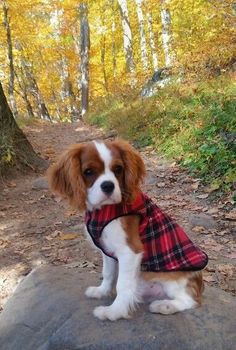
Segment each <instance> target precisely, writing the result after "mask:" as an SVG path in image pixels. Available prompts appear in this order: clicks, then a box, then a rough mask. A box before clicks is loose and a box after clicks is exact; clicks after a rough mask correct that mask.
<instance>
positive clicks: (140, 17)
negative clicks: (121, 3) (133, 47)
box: [135, 0, 148, 71]
mask: <svg viewBox="0 0 236 350" xmlns="http://www.w3.org/2000/svg"><path fill="white" fill-rule="evenodd" d="M142 2H143V0H135V3H136V10H137V16H138V22H139V32H140V50H141V58H142V62H143V69H144V70H145V71H146V70H147V69H148V53H147V43H146V36H145V28H144V18H143V11H142Z"/></svg>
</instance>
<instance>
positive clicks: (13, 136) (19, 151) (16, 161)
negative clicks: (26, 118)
mask: <svg viewBox="0 0 236 350" xmlns="http://www.w3.org/2000/svg"><path fill="white" fill-rule="evenodd" d="M9 165H26V166H28V167H30V168H31V169H34V170H35V169H45V168H46V165H47V162H46V161H45V160H43V159H42V158H40V157H39V156H38V155H37V154H36V153H35V151H34V149H33V147H32V146H31V144H30V143H29V141H28V140H27V138H26V136H25V135H24V133H23V132H22V131H21V129H20V128H19V127H18V125H17V123H16V121H15V119H14V117H13V114H12V112H11V110H10V107H9V105H8V103H7V100H6V96H5V94H4V91H3V89H2V85H1V83H0V170H1V172H3V171H4V170H5V169H6V168H7V167H8V166H9Z"/></svg>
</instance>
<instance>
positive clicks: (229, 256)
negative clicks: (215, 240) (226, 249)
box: [224, 252, 236, 259]
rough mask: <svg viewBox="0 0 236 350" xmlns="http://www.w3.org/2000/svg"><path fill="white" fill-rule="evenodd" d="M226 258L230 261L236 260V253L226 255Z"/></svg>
mask: <svg viewBox="0 0 236 350" xmlns="http://www.w3.org/2000/svg"><path fill="white" fill-rule="evenodd" d="M224 257H226V258H229V259H236V252H231V253H229V254H224Z"/></svg>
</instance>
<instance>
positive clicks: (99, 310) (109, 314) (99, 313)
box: [93, 305, 130, 321]
mask: <svg viewBox="0 0 236 350" xmlns="http://www.w3.org/2000/svg"><path fill="white" fill-rule="evenodd" d="M93 314H94V316H95V317H97V318H99V319H100V320H102V321H104V320H110V321H116V320H119V319H120V318H125V319H128V318H130V316H129V314H128V312H127V311H122V310H118V309H116V308H114V307H113V306H112V305H111V306H98V307H96V308H95V309H94V310H93Z"/></svg>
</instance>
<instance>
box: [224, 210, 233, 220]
mask: <svg viewBox="0 0 236 350" xmlns="http://www.w3.org/2000/svg"><path fill="white" fill-rule="evenodd" d="M225 219H227V220H233V221H234V220H236V209H233V210H231V211H230V212H229V213H228V214H225Z"/></svg>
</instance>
